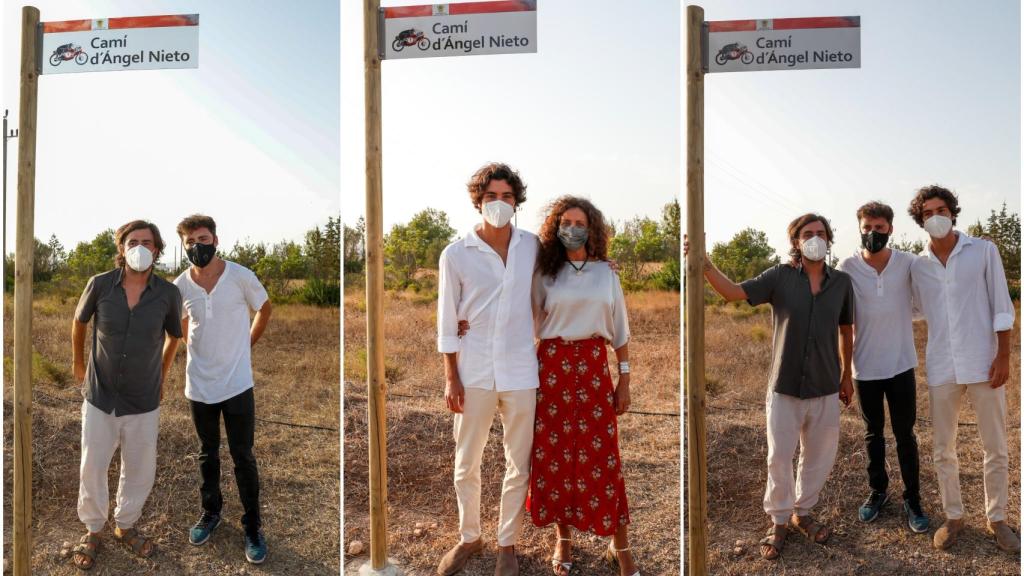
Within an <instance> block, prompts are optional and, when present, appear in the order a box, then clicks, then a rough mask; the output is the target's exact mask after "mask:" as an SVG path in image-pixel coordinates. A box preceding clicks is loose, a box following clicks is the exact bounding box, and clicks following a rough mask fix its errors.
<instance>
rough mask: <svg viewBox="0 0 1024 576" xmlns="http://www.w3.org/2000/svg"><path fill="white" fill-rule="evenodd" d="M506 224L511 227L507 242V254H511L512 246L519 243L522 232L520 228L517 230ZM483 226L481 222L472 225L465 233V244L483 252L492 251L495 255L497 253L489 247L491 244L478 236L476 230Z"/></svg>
mask: <svg viewBox="0 0 1024 576" xmlns="http://www.w3.org/2000/svg"><path fill="white" fill-rule="evenodd" d="M508 226H509V228H511V231H510V236H509V243H508V252H509V254H511V253H512V248H513V247H514V246H515V245H516V244H519V239H520V238H521V237H522V235H523V233H522V231H521V230H519V229H518V228H516V227H515V226H513V225H511V224H509V225H508ZM483 227H484V225H483V224H477V225H476V226H474V227H473V229H472V230H470V231H469V233H468V234H466V246H473V247H475V248H477V249H479V250H483V251H485V252H492V253H494V254H495V255H497V254H498V253H497V252H495V251H494V248H491V245H490V244H488V243H487V242H486V241H485V240H484V239H483V238H481V237H480V234H479V233H478V231H479V230H480V229H481V228H483Z"/></svg>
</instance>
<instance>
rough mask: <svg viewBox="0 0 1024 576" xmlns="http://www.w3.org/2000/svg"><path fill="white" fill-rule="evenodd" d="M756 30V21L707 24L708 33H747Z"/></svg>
mask: <svg viewBox="0 0 1024 576" xmlns="http://www.w3.org/2000/svg"><path fill="white" fill-rule="evenodd" d="M751 30H757V20H718V21H716V22H708V32H747V31H751Z"/></svg>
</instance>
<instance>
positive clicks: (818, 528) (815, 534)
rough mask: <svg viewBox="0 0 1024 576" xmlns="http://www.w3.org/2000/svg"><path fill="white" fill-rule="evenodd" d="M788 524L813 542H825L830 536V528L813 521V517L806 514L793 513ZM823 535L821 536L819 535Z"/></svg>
mask: <svg viewBox="0 0 1024 576" xmlns="http://www.w3.org/2000/svg"><path fill="white" fill-rule="evenodd" d="M790 524H791V525H792V527H793V528H794V529H795V530H796V531H797V532H799V533H801V534H803V535H804V536H806V537H807V539H808V540H810V541H811V542H814V543H815V544H825V543H826V542H828V539H829V538H831V537H832V530H830V529H829V528H828V526H824V525H822V524H818V523H817V522H815V521H814V518H811V516H810V515H809V514H808V515H807V516H797V515H796V514H793V517H792V518H791V519H790ZM822 534H824V535H825V537H824V538H822V537H821V535H822Z"/></svg>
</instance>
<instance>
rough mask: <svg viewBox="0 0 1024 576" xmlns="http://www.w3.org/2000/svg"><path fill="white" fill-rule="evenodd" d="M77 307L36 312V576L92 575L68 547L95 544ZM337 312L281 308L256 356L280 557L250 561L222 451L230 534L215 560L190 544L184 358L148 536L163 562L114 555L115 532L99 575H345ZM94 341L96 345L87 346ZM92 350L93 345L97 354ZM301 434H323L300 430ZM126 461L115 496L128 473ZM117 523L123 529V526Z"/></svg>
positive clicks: (168, 415) (273, 534)
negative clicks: (74, 329) (82, 518)
mask: <svg viewBox="0 0 1024 576" xmlns="http://www.w3.org/2000/svg"><path fill="white" fill-rule="evenodd" d="M11 306H12V304H11V299H10V298H7V300H6V301H5V307H6V310H5V326H4V329H5V330H4V338H5V341H4V367H5V370H4V398H3V399H4V434H5V436H4V440H5V442H4V456H5V459H6V465H5V467H4V505H5V507H6V510H7V514H6V516H5V518H4V528H5V530H4V536H5V537H4V554H5V570H4V573H5V574H6V573H9V572H10V564H11V558H12V557H11V533H12V532H11V530H12V528H11V527H12V524H11V522H12V516H13V506H12V501H11V490H12V479H13V468H12V464H11V463H12V462H13V405H12V399H13V388H12V381H11V355H12V353H13V352H12V346H13V333H12V325H11V322H12V320H13V314H12V308H11ZM74 307H75V302H74V301H69V302H59V301H57V300H54V299H47V298H43V299H40V300H37V302H36V303H35V306H34V312H35V314H34V319H33V332H34V335H33V345H34V347H35V351H36V353H37V354H38V356H37V357H36V360H35V365H34V367H33V373H34V380H35V383H34V390H33V397H32V401H33V410H34V418H33V429H32V435H33V436H32V437H33V442H32V450H33V466H32V486H33V511H32V512H33V516H32V527H33V534H34V540H33V552H32V573H33V574H56V575H61V574H63V575H71V574H81V573H82V572H80V571H79V570H78V569H76V568H75V567H74V566H73V565H72V564H71V561H70V559H65V558H62V557H61V554H60V551H61V547H62V543H64V542H69V543H71V544H74V543H76V542H77V541H78V538H79V537H80V536H81V535H82V534H84V533H85V528H84V526H83V525H82V524H81V523H80V522H79V520H78V514H77V513H76V503H77V498H78V464H79V454H80V435H81V412H80V410H81V404H82V396H81V393H80V390H79V386H78V385H77V384H76V383H73V382H72V381H71V380H72V377H71V345H70V325H71V319H72V317H73V313H74ZM338 334H339V318H338V309H337V308H314V307H309V306H295V305H282V306H277V307H275V308H274V313H273V317H272V319H271V321H270V325H269V326H268V328H267V331H266V332H265V333H264V336H263V339H262V340H261V341H260V342H259V343H258V344H257V345H256V348H255V349H254V351H253V362H254V373H255V380H256V388H255V393H256V415H257V418H258V419H259V420H258V421H257V423H256V449H255V452H256V458H257V461H258V463H259V467H260V484H261V486H260V488H261V505H262V507H263V511H262V513H263V523H264V533H265V534H266V538H267V543H268V546H269V555H268V557H267V561H266V562H265V563H264V564H262V565H260V566H252V565H249V564H248V563H247V562H246V560H245V555H244V550H243V543H242V531H241V527H240V525H239V522H238V521H239V518H240V517H241V515H242V512H241V504H240V503H239V500H238V491H237V489H236V487H235V480H234V473H233V469H232V465H231V457H230V456H229V455H228V453H227V440H226V438H223V437H222V440H221V487H222V490H223V492H224V511H223V514H224V523H222V524H221V526H220V528H218V530H217V532H216V533H215V534H214V536H213V538H212V540H211V541H210V542H208V543H207V544H206V545H204V546H200V547H193V546H191V545H189V544H188V529H189V528H190V527H191V525H192V524H193V523H194V522H195V521H196V519H197V518H198V517H199V513H200V506H199V494H198V491H199V470H198V465H197V462H196V457H197V452H198V449H199V445H198V441H197V440H196V437H195V430H194V428H193V426H192V420H191V416H190V413H189V408H188V401H187V400H186V399H185V397H184V394H183V389H184V366H185V352H184V347H179V352H178V357H177V359H176V361H175V364H174V367H173V368H172V371H171V375H170V382H169V385H170V388H169V389H168V390H167V393H166V396H165V398H164V401H163V404H162V406H161V414H160V441H159V448H158V450H159V454H158V458H157V477H156V485H155V486H154V487H153V491H152V493H151V494H150V497H149V500H148V501H147V503H146V506H145V508H144V511H143V515H142V518H141V520H140V521H139V523H138V524H137V527H138V528H139V529H140V531H142V532H143V533H144V534H146V535H148V536H151V537H155V539H156V544H157V550H156V553H155V555H154V556H153V557H152V558H150V559H145V560H144V559H141V558H137V557H135V556H134V555H132V554H131V552H130V550H128V549H127V548H126V547H124V546H122V545H119V543H117V542H115V541H113V539H112V536H111V532H110V530H111V529H110V528H109V527H108V529H107V530H106V531H105V532H104V537H105V540H104V545H103V548H102V550H101V551H100V555H99V558H98V559H97V563H96V567H95V568H94V569H93V570H92V571H91V572H90V573H91V574H129V573H136V574H167V575H172V574H173V575H180V574H210V575H221V574H267V575H269V574H273V575H311V574H324V575H328V574H337V573H338V570H339V550H338V541H339V526H338V503H339V495H338V466H339V462H338V460H339V457H338V454H339V445H338V442H339V432H338V405H339V398H338V380H339V358H338V349H339V342H338ZM87 340H88V339H87ZM87 346H88V345H87ZM300 426H317V427H319V428H313V427H300ZM118 462H119V457H118V455H117V454H115V455H114V463H113V465H112V466H111V469H110V490H111V501H112V506H113V493H114V492H115V491H116V486H117V478H118V474H119V472H120V464H118ZM111 518H112V515H111Z"/></svg>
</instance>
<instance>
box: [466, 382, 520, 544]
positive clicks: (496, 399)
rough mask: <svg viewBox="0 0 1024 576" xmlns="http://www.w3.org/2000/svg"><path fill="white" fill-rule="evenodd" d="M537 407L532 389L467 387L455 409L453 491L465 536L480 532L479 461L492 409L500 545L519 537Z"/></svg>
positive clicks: (469, 539) (473, 537) (471, 538)
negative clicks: (499, 472) (501, 471)
mask: <svg viewBox="0 0 1024 576" xmlns="http://www.w3.org/2000/svg"><path fill="white" fill-rule="evenodd" d="M536 408H537V390H536V389H531V390H514V391H510V392H497V391H495V390H482V389H479V388H466V400H465V403H464V404H463V408H462V414H456V415H455V494H456V496H457V497H458V500H459V530H460V532H461V533H462V541H463V542H475V541H476V540H477V539H479V538H480V461H481V459H482V458H483V455H484V447H485V446H486V445H487V437H488V435H489V434H490V431H491V424H492V423H493V422H494V413H495V412H497V413H498V414H499V415H501V423H502V430H503V431H504V437H503V439H502V443H503V444H504V445H505V480H504V482H502V487H501V511H500V513H499V521H498V546H512V545H514V544H515V543H516V540H517V539H518V538H519V529H520V527H521V526H522V523H523V505H524V504H525V502H526V491H527V489H528V488H529V486H530V482H529V480H530V456H531V454H532V451H533V415H534V412H535V411H536Z"/></svg>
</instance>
